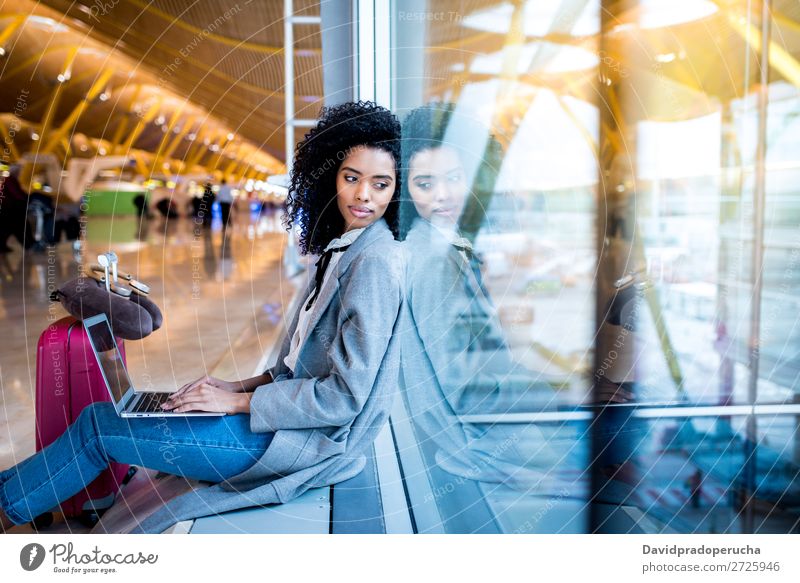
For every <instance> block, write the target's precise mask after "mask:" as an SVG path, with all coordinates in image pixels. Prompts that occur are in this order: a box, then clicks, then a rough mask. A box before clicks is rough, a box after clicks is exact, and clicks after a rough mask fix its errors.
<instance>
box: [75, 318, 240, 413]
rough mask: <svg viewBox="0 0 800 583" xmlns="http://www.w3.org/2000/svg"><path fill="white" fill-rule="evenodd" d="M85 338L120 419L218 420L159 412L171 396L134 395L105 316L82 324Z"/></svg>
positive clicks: (87, 319) (145, 393)
mask: <svg viewBox="0 0 800 583" xmlns="http://www.w3.org/2000/svg"><path fill="white" fill-rule="evenodd" d="M83 327H84V328H85V329H86V336H88V337H89V343H90V344H91V345H92V351H93V352H94V355H95V358H97V362H98V364H99V365H100V371H101V372H102V373H103V380H105V383H106V388H108V392H109V394H110V395H111V401H112V402H113V403H114V408H115V409H116V410H117V415H119V416H120V417H175V416H178V417H219V416H222V415H225V413H221V412H209V411H186V412H182V413H175V412H173V411H166V410H164V409H162V408H161V404H162V403H163V402H164V401H166V400H167V399H168V398H169V396H170V395H171V393H161V392H152V391H137V390H136V389H135V388H134V386H133V384H132V383H131V378H130V377H129V376H128V371H127V370H126V368H125V363H124V362H122V359H121V358H120V354H119V348H118V347H117V341H116V339H115V338H114V334H113V333H112V332H111V326H110V325H109V323H108V318H107V317H106V315H105V314H100V315H98V316H92V317H91V318H86V319H85V320H84V321H83Z"/></svg>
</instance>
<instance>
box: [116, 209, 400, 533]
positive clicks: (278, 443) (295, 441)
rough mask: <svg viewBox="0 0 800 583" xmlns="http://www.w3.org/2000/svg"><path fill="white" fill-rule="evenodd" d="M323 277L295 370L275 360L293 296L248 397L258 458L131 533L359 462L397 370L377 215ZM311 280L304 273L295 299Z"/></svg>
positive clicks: (394, 287) (383, 416)
mask: <svg viewBox="0 0 800 583" xmlns="http://www.w3.org/2000/svg"><path fill="white" fill-rule="evenodd" d="M331 276H332V279H331V280H330V283H331V284H334V285H327V286H326V287H325V289H324V290H323V293H321V294H320V296H319V297H318V298H317V299H316V304H317V305H316V309H315V313H314V315H313V316H312V321H311V322H310V325H309V330H310V331H311V332H310V335H309V337H308V339H307V340H306V342H305V343H304V344H303V346H302V348H301V351H300V354H299V356H298V360H297V364H296V366H295V368H296V370H295V371H294V374H292V373H291V371H290V370H289V369H288V368H287V367H286V365H285V364H284V363H283V359H284V357H285V356H286V355H287V354H288V352H289V347H290V343H291V338H292V335H293V334H294V330H295V328H296V327H297V321H298V316H299V310H300V309H302V308H303V305H304V304H305V302H298V303H297V304H298V305H297V309H296V310H295V313H294V315H293V317H292V320H291V324H290V325H289V328H288V330H287V334H286V336H285V339H284V342H283V345H282V347H281V352H280V356H279V357H278V361H277V364H276V365H275V366H274V367H273V368H272V369H270V370H269V371H268V372H271V374H272V377H273V379H274V381H273V382H272V383H269V384H267V385H263V386H260V387H258V388H257V389H256V391H255V393H254V394H253V397H252V401H251V404H250V429H251V430H252V431H254V432H267V431H270V432H275V436H274V438H273V440H272V442H271V443H270V445H269V447H268V448H267V450H266V451H265V453H264V454H263V456H262V457H261V459H259V460H258V462H256V463H255V464H254V465H253V466H252V467H250V468H249V469H247V470H246V471H244V472H242V473H241V474H239V475H237V476H234V477H232V478H230V479H229V480H227V481H225V482H221V483H218V484H213V485H209V486H207V487H204V488H197V489H195V490H193V491H191V492H188V493H186V494H183V495H181V496H178V497H176V498H174V499H173V500H171V501H169V502H168V503H167V504H165V505H164V506H163V507H161V508H160V509H159V510H157V511H156V512H155V513H153V514H152V515H150V516H148V517H147V518H146V519H145V520H143V521H142V522H141V523H140V524H139V525H138V526H137V527H136V528H135V529H134V530H133V531H131V532H135V533H160V532H163V531H164V530H165V529H166V528H168V527H170V526H171V525H172V524H174V523H175V522H178V521H181V520H188V519H194V518H199V517H202V516H209V515H214V514H218V513H221V512H226V511H230V510H235V509H239V508H244V507H248V506H263V505H267V504H276V503H282V502H288V501H289V500H292V499H293V498H295V497H296V496H299V495H300V494H302V493H303V492H305V491H306V490H308V489H310V488H316V487H321V486H327V485H330V484H335V483H338V482H341V481H344V480H347V479H349V478H351V477H353V476H355V475H357V474H358V473H359V472H360V471H361V470H362V469H363V467H364V464H365V455H364V453H365V451H366V450H367V449H368V448H369V447H370V446H371V444H372V442H373V441H374V439H375V437H376V436H377V434H378V432H379V431H380V429H381V428H382V426H383V424H384V423H385V422H386V420H387V418H388V416H389V411H390V409H391V405H392V400H393V398H394V394H395V392H396V390H397V385H398V375H399V367H400V342H399V339H398V337H397V335H396V334H395V332H396V327H397V326H398V322H399V314H400V310H401V308H402V305H403V302H404V279H403V278H404V260H403V255H402V253H401V250H400V248H399V244H398V243H397V242H396V241H395V240H394V237H393V235H392V233H391V231H390V230H389V227H388V225H387V224H386V222H385V221H384V220H383V219H381V220H379V221H377V222H375V223H373V224H372V225H370V226H369V227H368V228H367V229H366V230H365V231H364V232H363V233H362V234H361V235H360V236H359V237H358V238H357V239H356V241H355V242H354V243H353V244H352V245H351V246H350V247H349V248H348V249H347V250H346V251H344V252H343V255H342V257H341V260H340V261H339V264H338V266H337V268H336V271H335V273H332V274H331ZM334 276H335V278H333V277H334ZM313 282H314V278H313V274H312V277H311V278H310V280H309V285H308V288H307V289H306V293H305V295H304V297H308V294H309V293H310V292H311V290H312V287H313Z"/></svg>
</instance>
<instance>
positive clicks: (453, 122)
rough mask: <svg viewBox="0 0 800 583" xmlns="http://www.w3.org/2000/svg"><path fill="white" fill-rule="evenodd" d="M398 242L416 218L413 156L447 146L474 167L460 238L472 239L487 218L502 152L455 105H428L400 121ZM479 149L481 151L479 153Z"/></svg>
mask: <svg viewBox="0 0 800 583" xmlns="http://www.w3.org/2000/svg"><path fill="white" fill-rule="evenodd" d="M402 131H403V147H402V159H401V166H400V167H401V169H402V172H401V177H400V184H401V194H400V202H399V213H398V214H399V239H401V240H404V239H405V238H406V235H407V234H408V231H409V229H410V228H411V225H412V224H413V222H414V220H415V219H416V218H417V217H419V213H417V209H416V207H415V206H414V202H413V201H412V199H411V193H410V192H409V190H408V180H407V178H408V172H409V170H410V168H411V161H412V160H413V158H414V156H416V155H417V154H419V153H420V152H424V151H426V150H432V149H435V148H441V147H443V146H449V147H451V148H453V149H455V150H456V151H457V152H458V154H459V156H460V157H461V158H462V161H463V162H464V163H465V166H467V165H468V166H474V170H475V171H474V180H473V182H472V184H471V189H470V191H471V196H470V197H469V200H468V201H467V205H466V207H465V209H464V213H463V214H462V216H461V219H460V221H459V230H460V231H461V233H462V235H464V236H466V237H468V238H470V239H474V238H475V236H476V235H477V233H478V231H479V230H480V228H481V226H482V224H483V221H484V219H485V218H486V208H487V207H488V205H489V201H490V200H491V197H492V193H493V191H494V186H495V183H496V182H497V175H498V172H499V168H500V164H501V162H502V157H503V154H502V148H501V147H500V144H499V142H498V141H497V140H496V139H495V138H494V136H492V135H491V134H489V133H488V130H487V128H486V127H485V126H483V125H481V124H480V123H479V122H477V121H476V120H475V119H474V118H473V117H470V116H468V115H464V114H457V113H456V112H455V104H454V103H441V102H435V103H429V104H427V105H423V106H421V107H417V108H416V109H413V110H412V111H410V112H409V113H408V115H406V117H405V119H404V120H403V127H402ZM478 148H480V150H478Z"/></svg>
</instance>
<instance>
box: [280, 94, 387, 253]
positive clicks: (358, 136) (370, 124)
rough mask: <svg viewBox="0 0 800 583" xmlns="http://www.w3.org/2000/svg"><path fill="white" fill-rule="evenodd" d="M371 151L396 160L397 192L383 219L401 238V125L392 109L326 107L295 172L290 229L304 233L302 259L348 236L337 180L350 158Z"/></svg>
mask: <svg viewBox="0 0 800 583" xmlns="http://www.w3.org/2000/svg"><path fill="white" fill-rule="evenodd" d="M359 146H366V147H369V148H377V149H380V150H384V151H385V152H388V153H389V154H391V155H392V158H394V165H395V172H396V174H397V177H396V178H397V179H396V181H395V191H394V195H393V196H392V201H391V202H390V203H389V206H388V207H387V209H386V213H385V214H384V216H383V218H384V219H385V220H386V223H387V224H388V225H389V228H390V229H391V230H392V233H394V236H395V237H397V236H398V225H397V223H398V219H397V201H398V199H399V197H400V184H399V182H400V172H399V168H400V122H399V121H398V120H397V118H396V117H395V115H394V114H393V113H392V112H390V111H389V110H388V109H386V108H384V107H381V106H380V105H377V104H375V103H373V102H370V101H357V102H348V103H344V104H342V105H337V106H333V107H325V108H323V109H322V111H321V112H320V117H319V121H318V122H317V125H316V126H315V127H314V128H313V129H312V130H311V131H309V132H308V133H307V134H306V135H305V138H304V139H303V140H302V141H301V142H299V143H298V144H297V148H296V149H295V155H294V164H293V165H292V170H291V177H290V178H291V180H290V185H289V194H288V196H287V198H286V204H287V213H286V215H285V217H284V221H283V222H284V226H285V227H286V229H291V228H292V226H293V225H299V227H300V251H301V253H303V254H304V255H305V254H308V253H312V254H319V253H322V251H323V250H324V249H325V247H326V246H327V245H328V243H330V242H331V241H332V240H333V239H335V238H336V237H339V236H341V235H342V232H343V231H344V219H343V218H342V215H341V213H340V212H339V208H338V206H337V204H336V174H337V172H338V171H339V168H340V166H341V165H342V162H343V161H344V159H345V158H346V157H347V153H348V152H349V151H350V150H352V149H353V148H356V147H359Z"/></svg>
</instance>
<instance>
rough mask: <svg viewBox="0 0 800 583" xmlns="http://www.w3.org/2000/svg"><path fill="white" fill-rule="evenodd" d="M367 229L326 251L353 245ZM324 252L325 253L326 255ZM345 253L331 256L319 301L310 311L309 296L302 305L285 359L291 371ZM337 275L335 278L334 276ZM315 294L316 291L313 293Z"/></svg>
mask: <svg viewBox="0 0 800 583" xmlns="http://www.w3.org/2000/svg"><path fill="white" fill-rule="evenodd" d="M366 228H367V227H361V228H360V229H353V230H352V231H347V232H346V233H345V234H344V235H342V236H341V237H339V238H337V239H334V240H333V241H331V242H330V243H328V245H327V247H325V250H324V251H329V250H330V249H339V248H340V247H346V246H347V245H352V244H353V243H354V242H355V240H356V239H358V236H359V235H361V233H363V232H364V229H366ZM324 251H323V253H324ZM344 253H345V252H342V253H334V254H332V255H331V261H330V263H328V269H327V270H326V271H325V275H324V276H323V277H322V284H321V285H320V289H319V294H318V295H317V300H315V301H314V304H313V305H312V306H311V309H310V310H306V309H305V307H306V304H307V303H308V299H309V297H311V296H310V295H309V296H307V297H306V298H305V299H304V300H303V303H302V304H300V308H299V309H300V316H299V318H298V320H297V327H296V328H295V330H294V335H293V336H292V343H291V345H290V347H289V354H287V355H286V358H284V359H283V362H284V364H285V365H286V366H288V367H289V369H290V370H291V371H292V372H294V367H295V365H296V364H297V357H298V356H299V354H300V349H301V348H302V347H303V344H304V343H305V341H306V339H307V338H308V334H309V333H310V332H311V331H310V330H309V329H308V326H309V324H310V323H311V320H312V316H313V315H314V313H315V312H316V311H317V308H318V306H319V298H320V297H321V296H322V294H323V292H324V291H325V288H326V287H327V286H329V285H330V283H329V282H330V279H331V277H338V276H339V274H338V273H336V267H337V266H338V265H339V261H340V260H341V258H342V255H344ZM334 273H335V276H334V275H332V274H334ZM311 293H312V294H313V293H314V290H312V291H311Z"/></svg>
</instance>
